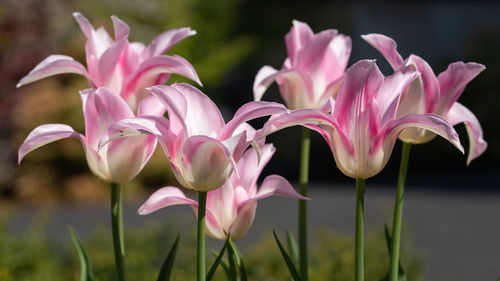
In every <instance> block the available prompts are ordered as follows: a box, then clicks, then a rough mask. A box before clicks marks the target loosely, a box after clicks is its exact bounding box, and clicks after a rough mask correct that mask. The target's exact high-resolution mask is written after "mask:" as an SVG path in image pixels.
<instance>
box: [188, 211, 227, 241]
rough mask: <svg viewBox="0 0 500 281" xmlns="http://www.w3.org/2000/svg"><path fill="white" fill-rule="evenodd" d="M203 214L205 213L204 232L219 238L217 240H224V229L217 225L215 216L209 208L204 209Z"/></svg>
mask: <svg viewBox="0 0 500 281" xmlns="http://www.w3.org/2000/svg"><path fill="white" fill-rule="evenodd" d="M195 212H196V213H198V210H195ZM205 215H206V217H205V218H206V225H205V232H206V233H207V234H208V235H209V236H211V237H213V238H215V239H219V240H223V241H225V240H226V233H225V230H224V228H223V227H222V226H221V225H219V223H218V222H217V220H216V219H215V217H214V216H213V215H212V214H211V212H210V210H208V209H207V210H206V212H205Z"/></svg>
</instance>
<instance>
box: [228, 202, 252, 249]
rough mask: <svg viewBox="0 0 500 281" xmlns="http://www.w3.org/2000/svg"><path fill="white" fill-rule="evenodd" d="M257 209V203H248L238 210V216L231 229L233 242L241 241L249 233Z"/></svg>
mask: <svg viewBox="0 0 500 281" xmlns="http://www.w3.org/2000/svg"><path fill="white" fill-rule="evenodd" d="M256 209H257V202H256V201H252V202H248V203H246V204H245V205H244V206H242V207H241V208H239V209H238V215H237V216H236V219H235V220H234V222H233V223H232V224H231V227H230V229H229V233H230V234H231V238H232V239H233V240H238V239H240V238H241V237H243V236H245V234H246V233H247V232H248V230H249V229H250V226H252V223H253V220H254V218H255V211H256Z"/></svg>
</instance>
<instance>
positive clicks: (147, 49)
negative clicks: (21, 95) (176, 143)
mask: <svg viewBox="0 0 500 281" xmlns="http://www.w3.org/2000/svg"><path fill="white" fill-rule="evenodd" d="M73 16H74V17H75V19H76V21H77V22H78V24H79V25H80V28H81V30H82V32H83V33H84V35H85V37H86V38H87V43H86V45H85V54H86V61H87V69H85V67H84V66H83V65H82V64H81V63H79V62H77V61H75V60H74V59H73V58H71V57H69V56H65V55H51V56H49V57H47V58H46V59H45V60H43V61H42V62H41V63H39V64H38V65H37V66H36V67H35V68H34V69H33V70H32V71H31V72H30V73H29V74H28V75H26V77H24V78H22V79H21V81H19V83H18V84H17V86H18V87H20V86H23V85H26V84H28V83H32V82H34V81H37V80H40V79H42V78H45V77H48V76H52V75H55V74H61V73H76V74H80V75H83V76H85V77H86V78H87V79H88V81H89V83H90V85H91V86H92V87H93V88H98V87H108V88H110V89H111V90H112V91H113V92H115V93H117V94H119V95H120V96H121V97H122V98H123V99H124V100H125V101H126V102H127V103H128V104H129V105H130V107H131V108H132V110H133V111H136V110H137V106H138V105H139V104H140V102H141V100H142V99H143V98H145V97H146V96H147V95H148V92H147V91H146V90H145V88H146V87H150V86H153V85H159V84H163V83H165V82H166V81H167V80H168V79H169V77H170V74H171V73H175V74H180V75H182V76H185V77H187V78H189V79H191V80H193V81H195V82H197V83H198V84H200V85H201V82H200V80H199V78H198V75H197V74H196V71H195V70H194V68H193V66H192V65H191V64H190V63H189V62H188V61H187V60H185V59H184V58H182V57H180V56H177V55H174V56H167V55H162V54H163V53H165V52H166V51H167V50H168V49H170V48H171V47H172V46H173V45H175V44H176V43H177V42H179V41H180V40H182V39H184V38H186V37H188V36H191V35H194V34H196V32H195V31H194V30H191V29H190V28H180V29H172V30H168V31H165V32H163V33H161V34H160V35H158V36H157V37H156V38H155V39H153V41H152V42H151V44H150V45H149V46H145V45H144V44H143V43H140V42H132V43H130V42H129V41H128V35H129V31H130V28H129V26H128V25H127V24H126V23H125V22H123V21H122V20H120V19H119V18H118V17H116V16H112V17H111V19H112V20H113V27H114V33H115V40H114V41H113V39H112V38H111V36H110V35H109V34H108V33H107V32H106V30H105V29H104V28H103V27H100V28H98V29H94V27H93V26H92V24H91V23H90V22H89V21H88V19H87V18H85V17H84V16H83V15H82V14H80V13H74V14H73Z"/></svg>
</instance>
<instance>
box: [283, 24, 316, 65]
mask: <svg viewBox="0 0 500 281" xmlns="http://www.w3.org/2000/svg"><path fill="white" fill-rule="evenodd" d="M292 23H293V27H292V28H291V29H290V31H289V32H288V33H287V34H286V35H285V42H286V50H287V53H288V57H289V58H290V60H292V62H294V61H295V55H296V54H297V52H298V51H299V50H300V49H302V48H303V47H304V45H305V44H306V43H307V42H309V41H310V40H311V37H313V35H314V33H313V31H312V30H311V28H310V27H309V25H307V24H306V23H304V22H301V21H298V20H293V22H292Z"/></svg>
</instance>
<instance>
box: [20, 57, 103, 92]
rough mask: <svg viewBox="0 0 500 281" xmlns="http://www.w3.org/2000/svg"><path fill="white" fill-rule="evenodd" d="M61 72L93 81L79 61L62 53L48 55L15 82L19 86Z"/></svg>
mask: <svg viewBox="0 0 500 281" xmlns="http://www.w3.org/2000/svg"><path fill="white" fill-rule="evenodd" d="M63 73H76V74H80V75H83V76H85V77H87V79H88V80H89V82H90V83H91V84H93V83H94V82H93V81H92V78H90V77H89V75H88V74H87V70H85V67H84V66H83V65H82V64H81V63H79V62H77V61H75V60H74V59H73V58H72V57H68V56H64V55H50V56H48V57H47V58H46V59H44V60H43V61H42V62H40V63H39V64H38V65H37V66H35V68H33V70H31V71H30V73H28V75H26V76H25V77H23V78H22V79H21V80H20V81H19V83H18V84H17V87H18V88H19V87H21V86H24V85H26V84H29V83H32V82H35V81H38V80H40V79H43V78H45V77H49V76H52V75H56V74H63Z"/></svg>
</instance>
